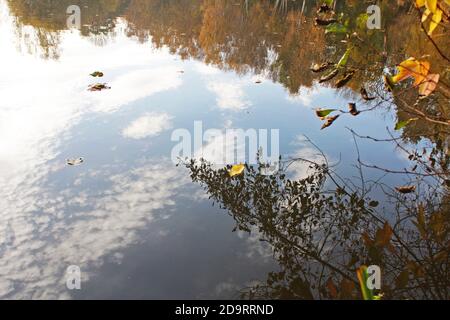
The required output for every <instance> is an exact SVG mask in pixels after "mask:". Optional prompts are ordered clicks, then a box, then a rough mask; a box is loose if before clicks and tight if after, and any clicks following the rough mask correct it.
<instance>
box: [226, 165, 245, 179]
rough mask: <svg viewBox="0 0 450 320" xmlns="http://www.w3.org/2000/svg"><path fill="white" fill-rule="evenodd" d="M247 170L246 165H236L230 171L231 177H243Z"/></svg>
mask: <svg viewBox="0 0 450 320" xmlns="http://www.w3.org/2000/svg"><path fill="white" fill-rule="evenodd" d="M244 170H245V165H244V164H236V165H234V166H232V167H231V169H230V170H229V171H228V173H229V174H230V177H234V176H238V175H241V174H242V173H243V172H244Z"/></svg>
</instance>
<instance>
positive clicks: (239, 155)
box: [194, 129, 258, 167]
mask: <svg viewBox="0 0 450 320" xmlns="http://www.w3.org/2000/svg"><path fill="white" fill-rule="evenodd" d="M235 132H240V131H234V130H232V129H230V130H210V131H206V132H205V140H206V141H207V143H205V144H204V145H203V148H202V149H198V150H195V153H194V158H196V159H200V158H203V159H205V160H206V161H208V162H210V163H212V164H213V165H217V166H218V167H221V166H225V165H229V164H237V163H245V162H249V161H247V160H246V158H247V154H246V139H243V138H241V139H236V138H235V137H237V136H238V135H235V134H234V133H235ZM242 132H243V131H242ZM250 142H251V143H252V142H254V141H250ZM256 143H257V141H256ZM253 149H255V150H253V151H254V152H253V153H254V155H251V157H248V158H249V159H250V160H253V163H254V162H255V160H254V159H253V158H254V157H256V152H257V151H258V146H257V145H255V147H254V148H253ZM250 152H251V151H250Z"/></svg>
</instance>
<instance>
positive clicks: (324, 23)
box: [314, 18, 337, 26]
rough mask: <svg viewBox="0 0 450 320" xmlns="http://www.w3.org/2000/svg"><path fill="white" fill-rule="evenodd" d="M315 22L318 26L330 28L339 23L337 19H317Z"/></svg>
mask: <svg viewBox="0 0 450 320" xmlns="http://www.w3.org/2000/svg"><path fill="white" fill-rule="evenodd" d="M314 21H315V22H316V25H317V26H328V25H330V24H332V23H336V22H337V20H336V19H320V18H315V19H314Z"/></svg>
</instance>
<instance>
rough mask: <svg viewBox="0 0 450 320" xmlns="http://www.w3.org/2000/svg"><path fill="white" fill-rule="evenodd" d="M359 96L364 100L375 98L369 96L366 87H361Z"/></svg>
mask: <svg viewBox="0 0 450 320" xmlns="http://www.w3.org/2000/svg"><path fill="white" fill-rule="evenodd" d="M361 97H362V98H363V99H364V100H366V101H372V100H375V97H369V94H368V93H367V90H366V88H364V87H362V88H361Z"/></svg>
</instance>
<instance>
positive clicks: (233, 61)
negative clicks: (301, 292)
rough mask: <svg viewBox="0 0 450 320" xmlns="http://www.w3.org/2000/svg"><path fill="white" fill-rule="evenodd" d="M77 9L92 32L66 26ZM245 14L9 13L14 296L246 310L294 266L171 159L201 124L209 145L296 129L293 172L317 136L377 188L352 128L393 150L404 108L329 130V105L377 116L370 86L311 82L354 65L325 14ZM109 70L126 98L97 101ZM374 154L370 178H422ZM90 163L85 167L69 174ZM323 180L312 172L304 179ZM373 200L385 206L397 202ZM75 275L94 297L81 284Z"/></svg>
mask: <svg viewBox="0 0 450 320" xmlns="http://www.w3.org/2000/svg"><path fill="white" fill-rule="evenodd" d="M41 2H42V3H41ZM69 2H70V3H69ZM72 2H79V5H80V7H81V9H82V23H83V26H82V29H81V31H79V30H75V29H72V30H68V29H67V27H66V26H65V22H66V18H67V15H66V8H67V7H68V6H69V5H70V4H72ZM202 2H204V3H203V5H202ZM227 3H228V2H224V1H222V2H221V1H170V2H167V3H166V2H164V3H163V2H161V1H150V0H149V1H50V2H48V1H34V2H33V5H29V4H27V2H26V1H6V0H1V1H0V50H1V51H0V70H1V76H0V190H1V197H0V298H3V299H16V298H27V299H30V298H32V299H92V298H102V299H103V298H106V299H121V298H125V299H129V298H142V299H201V298H204V299H216V298H239V297H240V292H241V291H242V290H243V289H245V288H248V287H251V286H253V285H255V284H257V283H260V282H261V281H265V280H266V278H267V275H268V274H269V273H271V272H278V271H279V270H280V268H281V269H282V268H283V267H282V266H280V263H279V259H277V256H276V255H275V254H274V250H273V247H272V246H271V244H270V243H267V242H264V241H260V240H261V237H262V236H261V233H260V230H258V228H257V226H254V228H253V229H252V230H251V232H250V233H248V232H245V231H242V230H240V231H239V230H237V231H236V230H235V232H232V231H233V229H234V227H235V222H234V221H233V218H232V217H231V216H230V215H231V214H230V211H229V210H226V209H224V208H222V207H221V206H220V205H217V203H216V205H215V206H213V202H214V201H213V200H211V199H209V196H210V195H209V194H208V192H207V191H205V190H204V189H202V188H201V186H200V185H199V184H197V183H194V182H193V181H192V180H191V177H190V172H189V170H187V169H186V168H185V167H184V166H178V167H177V166H176V163H174V162H173V161H172V160H171V153H172V149H173V148H174V146H175V145H176V142H174V141H172V140H171V135H172V132H173V131H174V130H176V129H183V128H184V129H187V130H189V131H191V132H193V130H194V123H195V121H202V124H203V127H204V129H205V130H206V129H219V130H225V129H229V128H241V129H244V130H247V129H256V130H260V129H268V130H270V129H279V130H280V153H281V155H282V156H283V157H284V158H289V157H303V158H307V159H310V160H313V161H320V159H321V155H320V153H319V152H318V150H317V149H316V148H315V147H314V146H313V145H311V144H310V143H308V141H307V140H306V138H305V136H307V137H308V139H310V140H311V141H313V142H314V144H315V145H317V146H319V147H320V150H321V151H322V152H323V153H324V154H325V155H326V156H327V158H328V159H329V161H330V162H332V163H338V166H337V169H336V170H337V171H338V172H339V174H341V175H342V176H345V177H347V178H348V179H350V180H351V179H354V181H356V182H355V183H359V181H360V180H359V177H358V175H359V172H358V170H357V169H356V168H355V166H354V165H355V162H356V161H357V153H356V146H355V141H354V139H353V136H352V134H351V132H350V131H349V128H351V129H353V130H354V131H356V132H358V133H360V134H362V135H364V136H374V137H380V136H385V135H386V132H387V131H386V128H390V129H393V128H394V126H395V124H396V122H397V113H396V110H395V108H375V109H374V110H372V111H371V112H367V113H362V114H361V115H360V116H358V117H341V118H340V119H339V121H338V122H336V123H335V124H334V125H333V126H332V127H331V128H327V130H321V125H322V122H321V121H320V119H318V118H317V116H316V114H315V112H314V110H315V109H316V108H318V107H328V108H346V106H347V104H348V103H349V102H351V101H356V102H358V103H362V100H361V97H360V96H359V91H358V90H359V87H357V88H356V85H355V88H352V87H351V86H348V87H345V88H343V89H335V88H333V87H331V86H330V85H327V84H319V83H318V82H317V79H314V78H313V76H314V75H312V74H311V71H310V70H309V67H310V65H311V64H312V63H313V62H320V59H322V58H323V57H329V56H340V55H342V54H341V53H340V52H342V50H341V48H340V46H342V45H345V44H344V42H340V41H337V42H331V43H330V42H327V40H326V39H325V38H324V35H323V32H322V31H320V32H319V31H314V30H315V29H314V28H315V26H314V25H313V23H312V16H311V12H312V11H314V10H315V4H314V5H313V6H311V8H309V5H308V6H307V7H306V9H303V10H305V12H304V13H302V12H301V9H302V6H301V5H300V6H298V7H293V8H282V9H280V11H277V10H275V9H274V8H273V4H272V3H271V2H270V1H261V3H258V4H253V5H250V8H248V5H249V4H247V3H244V1H242V3H240V1H237V2H236V4H231V3H228V4H227ZM284 10H286V12H284ZM352 10H354V11H356V12H359V11H361V10H364V8H362V9H361V8H352ZM358 10H359V11H358ZM224 25H227V27H224ZM395 50H397V49H396V48H393V49H392V51H395ZM362 54H364V53H362ZM367 54H368V55H375V53H374V52H368V53H367ZM392 54H393V55H395V54H397V52H393V53H392ZM358 58H359V57H358ZM368 63H370V61H369V62H368ZM355 65H357V64H355ZM96 70H100V71H102V72H103V73H104V75H105V76H104V77H103V78H102V79H100V82H105V83H107V84H108V86H110V87H111V89H110V90H104V91H101V92H90V91H88V90H87V88H88V86H89V85H90V84H92V83H95V82H96V79H94V78H92V77H91V76H90V74H91V73H92V72H94V71H96ZM358 81H359V80H358ZM373 105H375V103H374V104H373ZM367 106H368V107H367V108H369V107H370V106H372V104H371V103H368V104H367ZM392 131H393V130H392ZM393 134H394V135H398V133H393ZM358 147H359V153H360V157H361V158H362V159H363V160H364V161H365V162H367V163H370V164H380V163H381V164H383V166H385V167H389V168H391V169H393V170H395V169H397V170H402V168H405V167H408V166H409V164H408V161H409V160H408V157H407V155H405V153H404V152H402V150H399V148H396V146H395V145H392V144H388V143H387V144H379V143H376V142H374V141H368V140H363V141H360V142H359V144H358ZM210 148H211V146H208V145H206V146H205V149H206V153H208V150H209V149H210ZM208 156H209V155H208V154H206V155H205V158H206V159H208ZM78 157H83V158H84V162H83V163H82V164H81V165H79V166H68V165H67V164H66V159H71V158H78ZM211 157H212V155H211ZM309 171H310V168H309V164H307V163H295V164H294V165H292V166H290V167H289V169H288V174H289V176H290V177H291V178H292V179H294V180H295V179H301V178H305V177H306V176H307V175H308V172H309ZM365 174H366V175H367V176H366V178H367V179H368V180H370V179H378V178H380V177H382V176H384V178H383V179H384V180H383V183H384V184H386V185H391V186H396V185H402V184H405V183H406V182H405V181H409V180H405V179H406V178H405V177H403V176H401V175H400V176H399V175H386V174H385V173H384V172H378V171H377V170H367V172H366V173H365ZM385 175H386V176H385ZM372 196H373V197H374V198H376V199H378V201H380V202H382V204H383V199H384V198H383V197H384V195H383V191H382V189H376V190H373V191H372ZM383 205H384V204H383ZM385 206H386V207H389V206H391V204H388V203H386V204H385ZM71 265H75V266H79V268H80V270H81V280H82V281H81V290H74V291H71V290H68V288H67V287H66V279H67V275H66V270H67V268H68V267H69V266H71Z"/></svg>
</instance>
